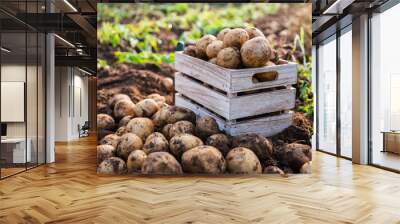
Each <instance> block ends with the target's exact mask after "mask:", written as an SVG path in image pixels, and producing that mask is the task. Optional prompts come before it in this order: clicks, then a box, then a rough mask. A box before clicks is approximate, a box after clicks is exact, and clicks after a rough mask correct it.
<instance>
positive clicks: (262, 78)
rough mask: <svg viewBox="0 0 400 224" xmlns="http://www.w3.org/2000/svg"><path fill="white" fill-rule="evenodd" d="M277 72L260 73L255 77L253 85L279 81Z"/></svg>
mask: <svg viewBox="0 0 400 224" xmlns="http://www.w3.org/2000/svg"><path fill="white" fill-rule="evenodd" d="M278 75H279V74H278V72H277V71H269V72H260V73H256V74H254V75H253V77H252V80H253V83H260V82H270V81H275V80H277V79H278Z"/></svg>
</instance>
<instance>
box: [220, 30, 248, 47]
mask: <svg viewBox="0 0 400 224" xmlns="http://www.w3.org/2000/svg"><path fill="white" fill-rule="evenodd" d="M248 40H249V34H248V33H247V32H246V30H245V29H242V28H235V29H231V30H229V31H228V32H227V33H226V34H225V35H224V40H223V42H224V47H236V48H238V49H240V47H241V46H242V45H243V44H244V43H245V42H246V41H248Z"/></svg>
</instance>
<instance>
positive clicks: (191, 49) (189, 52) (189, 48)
mask: <svg viewBox="0 0 400 224" xmlns="http://www.w3.org/2000/svg"><path fill="white" fill-rule="evenodd" d="M196 52H197V50H196V46H194V45H189V46H187V47H185V49H184V50H183V53H184V54H186V55H189V56H192V57H195V58H196V57H197V55H196Z"/></svg>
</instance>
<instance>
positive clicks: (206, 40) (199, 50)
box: [196, 34, 217, 58]
mask: <svg viewBox="0 0 400 224" xmlns="http://www.w3.org/2000/svg"><path fill="white" fill-rule="evenodd" d="M216 39H217V38H216V37H215V36H213V35H211V34H207V35H204V36H203V37H202V38H200V40H199V41H197V43H196V55H197V57H199V58H207V53H206V50H207V46H208V45H209V44H210V43H211V42H213V41H214V40H216Z"/></svg>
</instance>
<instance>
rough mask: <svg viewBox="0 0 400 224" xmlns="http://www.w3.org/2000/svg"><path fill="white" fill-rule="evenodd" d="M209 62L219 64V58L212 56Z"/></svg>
mask: <svg viewBox="0 0 400 224" xmlns="http://www.w3.org/2000/svg"><path fill="white" fill-rule="evenodd" d="M208 62H210V63H212V64H215V65H216V64H217V58H211V59H210V60H208Z"/></svg>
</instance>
